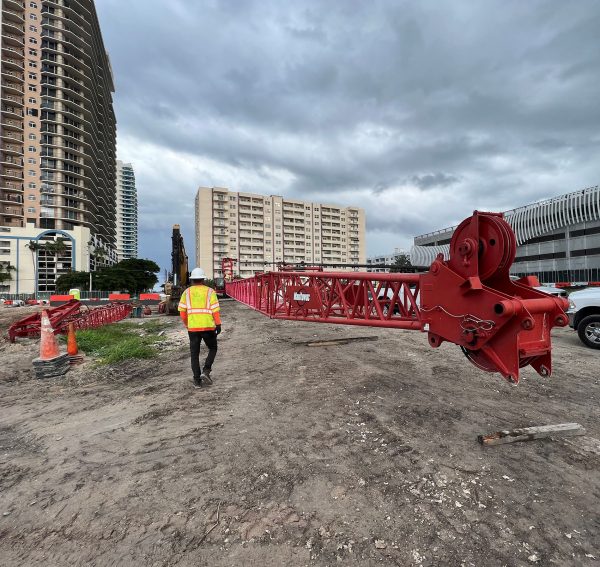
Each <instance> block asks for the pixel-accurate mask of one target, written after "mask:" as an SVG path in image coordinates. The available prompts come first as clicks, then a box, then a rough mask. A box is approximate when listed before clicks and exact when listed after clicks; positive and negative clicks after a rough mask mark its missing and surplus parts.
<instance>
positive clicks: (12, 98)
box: [2, 92, 23, 116]
mask: <svg viewBox="0 0 600 567" xmlns="http://www.w3.org/2000/svg"><path fill="white" fill-rule="evenodd" d="M2 100H4V101H6V102H8V103H9V104H3V105H2V110H3V111H4V110H5V108H6V109H12V110H13V111H18V110H20V109H17V108H16V106H17V107H18V106H21V107H22V106H23V97H20V96H17V95H11V94H6V93H4V92H2ZM15 105H16V106H15ZM20 112H21V116H23V111H22V110H20Z"/></svg>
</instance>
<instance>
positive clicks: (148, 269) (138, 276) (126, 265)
mask: <svg viewBox="0 0 600 567" xmlns="http://www.w3.org/2000/svg"><path fill="white" fill-rule="evenodd" d="M107 269H111V270H118V271H120V272H123V273H129V274H130V275H131V277H132V278H133V279H134V282H135V283H134V284H133V287H134V289H131V287H130V288H129V291H131V292H132V293H139V292H140V291H146V290H149V289H152V288H153V287H154V286H155V285H156V284H157V283H158V278H157V277H156V274H157V273H158V272H160V266H159V265H158V264H157V263H156V262H153V261H152V260H144V259H141V258H129V259H128V260H121V261H120V262H119V263H118V264H116V265H115V266H113V267H112V268H107Z"/></svg>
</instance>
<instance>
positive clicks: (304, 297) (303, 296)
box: [294, 291, 310, 301]
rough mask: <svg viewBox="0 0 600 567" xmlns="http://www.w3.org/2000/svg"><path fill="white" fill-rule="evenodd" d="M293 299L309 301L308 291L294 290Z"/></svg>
mask: <svg viewBox="0 0 600 567" xmlns="http://www.w3.org/2000/svg"><path fill="white" fill-rule="evenodd" d="M294 301H310V294H309V293H299V292H297V291H295V292H294Z"/></svg>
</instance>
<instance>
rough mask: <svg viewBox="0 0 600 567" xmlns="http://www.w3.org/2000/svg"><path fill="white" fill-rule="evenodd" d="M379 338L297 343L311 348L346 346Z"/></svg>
mask: <svg viewBox="0 0 600 567" xmlns="http://www.w3.org/2000/svg"><path fill="white" fill-rule="evenodd" d="M378 339H379V337H377V336H373V337H344V338H341V339H326V340H322V341H305V342H299V343H296V344H298V345H304V346H310V347H322V346H336V345H345V344H348V343H352V342H359V341H376V340H378Z"/></svg>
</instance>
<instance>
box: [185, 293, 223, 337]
mask: <svg viewBox="0 0 600 567" xmlns="http://www.w3.org/2000/svg"><path fill="white" fill-rule="evenodd" d="M220 310H221V308H220V307H219V300H218V299H217V294H216V292H215V290H214V289H212V288H210V287H208V286H205V285H193V286H191V287H188V288H187V289H186V290H185V291H184V292H183V294H182V295H181V299H180V300H179V311H185V312H186V313H187V327H188V331H212V330H214V329H215V327H216V324H215V318H214V316H213V314H214V313H218V312H219V311H220Z"/></svg>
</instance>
